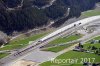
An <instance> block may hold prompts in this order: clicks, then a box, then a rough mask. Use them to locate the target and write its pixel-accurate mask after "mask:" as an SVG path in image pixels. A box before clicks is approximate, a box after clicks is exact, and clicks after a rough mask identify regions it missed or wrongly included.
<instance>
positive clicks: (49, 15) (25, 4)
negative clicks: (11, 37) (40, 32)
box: [0, 0, 100, 34]
mask: <svg viewBox="0 0 100 66" xmlns="http://www.w3.org/2000/svg"><path fill="white" fill-rule="evenodd" d="M97 2H100V1H99V0H0V30H1V31H3V32H6V33H7V34H11V33H12V32H13V31H23V30H28V29H33V28H35V27H41V26H45V25H47V24H48V23H50V21H51V20H54V21H55V23H54V24H53V25H52V26H54V27H58V26H59V25H61V24H63V23H64V22H65V21H66V20H67V19H69V18H72V17H79V16H80V15H81V12H83V11H87V10H90V9H94V8H95V4H96V3H97ZM68 8H70V10H68Z"/></svg>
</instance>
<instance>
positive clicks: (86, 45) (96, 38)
mask: <svg viewBox="0 0 100 66" xmlns="http://www.w3.org/2000/svg"><path fill="white" fill-rule="evenodd" d="M93 39H94V40H100V36H98V37H95V38H93ZM89 46H95V47H97V48H100V43H95V44H91V40H89V41H88V42H86V44H85V45H84V47H85V48H86V49H87V47H89Z"/></svg>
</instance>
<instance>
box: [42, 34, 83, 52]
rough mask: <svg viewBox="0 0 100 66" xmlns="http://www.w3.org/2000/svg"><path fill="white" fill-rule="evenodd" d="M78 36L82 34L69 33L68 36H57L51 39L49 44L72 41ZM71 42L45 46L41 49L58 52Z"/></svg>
mask: <svg viewBox="0 0 100 66" xmlns="http://www.w3.org/2000/svg"><path fill="white" fill-rule="evenodd" d="M80 37H82V35H71V36H68V37H64V38H61V37H60V38H57V39H55V40H53V41H51V42H50V43H49V44H53V45H54V44H61V43H66V42H69V41H73V40H77V39H79V38H80ZM71 45H72V44H67V45H63V46H57V47H50V48H46V49H43V50H44V51H51V52H59V51H61V50H63V49H65V48H67V47H69V46H71Z"/></svg>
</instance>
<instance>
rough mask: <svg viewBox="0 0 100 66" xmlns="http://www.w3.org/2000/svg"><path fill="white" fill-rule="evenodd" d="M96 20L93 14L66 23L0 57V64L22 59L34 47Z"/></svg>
mask: <svg viewBox="0 0 100 66" xmlns="http://www.w3.org/2000/svg"><path fill="white" fill-rule="evenodd" d="M96 20H100V16H94V17H90V18H86V19H83V20H79V21H77V22H74V23H72V24H70V25H67V26H65V27H63V28H61V29H58V30H57V31H55V32H53V33H51V34H49V35H47V36H45V37H43V38H40V39H38V40H36V41H34V42H33V43H32V44H31V45H29V46H27V47H25V48H22V49H21V50H19V51H18V52H16V53H14V54H11V55H9V56H7V57H5V58H3V59H0V66H8V64H9V63H11V62H14V61H16V60H18V59H23V58H24V57H26V56H28V54H29V53H31V52H33V51H34V50H35V49H39V48H40V47H42V46H44V45H46V44H48V42H50V41H52V40H54V39H56V38H58V37H60V36H62V35H64V34H69V33H70V32H72V31H74V30H77V29H78V28H80V27H82V26H83V25H86V24H88V23H92V22H95V21H96ZM9 66H10V65H9Z"/></svg>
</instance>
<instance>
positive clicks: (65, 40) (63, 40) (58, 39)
mask: <svg viewBox="0 0 100 66" xmlns="http://www.w3.org/2000/svg"><path fill="white" fill-rule="evenodd" d="M80 37H82V36H81V35H71V36H68V37H64V38H62V37H60V38H57V39H55V40H53V41H51V42H50V43H49V44H61V43H66V42H69V41H73V40H76V39H79V38H80Z"/></svg>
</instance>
